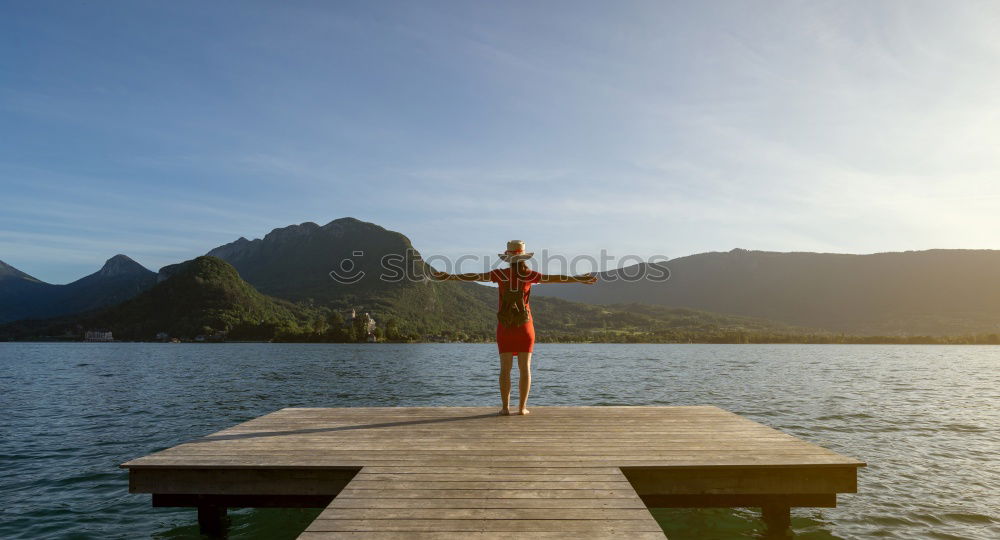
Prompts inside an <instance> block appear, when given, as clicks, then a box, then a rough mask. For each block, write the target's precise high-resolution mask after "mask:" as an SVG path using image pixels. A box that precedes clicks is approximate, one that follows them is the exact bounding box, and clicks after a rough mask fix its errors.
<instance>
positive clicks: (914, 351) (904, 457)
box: [0, 343, 1000, 540]
mask: <svg viewBox="0 0 1000 540" xmlns="http://www.w3.org/2000/svg"><path fill="white" fill-rule="evenodd" d="M494 350H495V347H494V346H492V345H460V344H440V345H382V344H378V345H368V344H365V345H305V344H301V345H300V344H180V345H176V344H174V345H171V344H140V343H112V344H97V343H71V344H56V343H39V344H30V343H0V411H2V415H0V538H32V539H34V538H197V537H198V533H197V526H196V524H195V512H194V511H193V510H190V509H187V510H185V509H169V508H168V509H154V508H152V507H151V506H150V500H149V496H148V495H130V494H129V493H128V476H127V473H126V472H125V471H122V470H120V469H118V467H117V466H118V464H120V463H122V462H124V461H127V460H129V459H132V458H135V457H138V456H142V455H145V454H148V453H150V452H154V451H157V450H161V449H163V448H167V447H170V446H173V445H175V444H178V443H181V442H183V441H185V440H188V439H191V438H194V437H198V436H201V435H205V434H208V433H211V432H213V431H217V430H220V429H223V428H225V427H229V426H231V425H232V424H234V423H237V422H243V421H245V420H249V419H251V418H254V417H256V416H259V415H262V414H265V413H268V412H271V411H274V410H276V409H280V408H282V407H338V406H364V405H368V406H397V405H398V406H411V405H490V404H494V403H496V402H497V400H498V398H497V396H496V388H495V382H494V381H495V378H496V373H497V362H496V360H495V353H494ZM534 363H535V371H534V375H535V378H534V386H533V389H532V394H531V395H532V400H531V402H532V403H534V404H535V405H702V404H710V405H717V406H719V407H722V408H725V409H728V410H731V411H733V412H736V413H739V414H742V415H745V416H747V417H749V418H752V419H754V420H757V421H759V422H763V423H765V424H767V425H770V426H772V427H775V428H778V429H781V430H783V431H786V432H788V433H791V434H793V435H796V436H798V437H801V438H803V439H806V440H808V441H811V442H814V443H816V444H820V445H822V446H825V447H827V448H830V449H832V450H835V451H837V452H840V453H843V454H847V455H850V456H852V457H856V458H859V459H861V460H863V461H867V462H868V464H869V466H868V468H866V469H861V471H860V474H859V493H858V494H855V495H842V496H840V501H839V504H840V506H839V507H838V508H836V509H798V510H794V511H793V520H792V526H793V528H794V531H795V534H796V536H797V537H798V538H809V539H829V538H907V539H929V538H934V539H941V538H974V539H990V540H994V539H997V538H1000V409H998V406H1000V347H974V346H956V347H950V346H894V345H876V346H860V345H845V346H839V345H544V344H543V345H539V346H538V347H537V351H536V354H535V359H534ZM515 388H516V385H515ZM317 513H318V511H315V510H249V509H247V510H239V511H233V512H231V515H232V516H233V524H232V528H231V537H233V538H243V539H258V538H259V539H265V538H266V539H271V538H294V537H295V536H296V535H297V533H298V532H300V531H301V530H302V529H304V528H305V526H306V525H307V524H308V523H309V522H310V521H311V520H312V519H313V517H315V515H316V514H317ZM654 514H656V516H657V518H658V520H659V521H660V523H661V524H662V525H663V527H664V529H665V530H666V532H667V534H668V535H669V536H670V538H671V539H672V540H678V539H712V538H718V539H724V538H756V537H758V536H759V535H760V533H761V531H762V525H761V523H760V522H759V520H758V519H757V514H756V512H754V511H749V510H743V509H735V510H730V509H712V510H654Z"/></svg>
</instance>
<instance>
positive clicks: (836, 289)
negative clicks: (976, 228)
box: [537, 249, 1000, 336]
mask: <svg viewBox="0 0 1000 540" xmlns="http://www.w3.org/2000/svg"><path fill="white" fill-rule="evenodd" d="M664 269H667V270H668V271H669V274H670V277H669V279H667V280H666V281H663V282H654V281H648V280H639V281H630V280H627V279H620V278H621V276H636V275H642V274H643V272H647V271H650V272H658V273H661V272H663V270H664ZM601 277H602V279H601V280H600V281H599V282H598V283H597V284H596V285H594V286H592V287H545V286H543V287H540V288H539V290H538V291H537V294H540V295H549V296H553V297H558V298H562V299H565V300H570V301H574V302H586V303H592V304H618V303H623V302H639V303H643V304H649V305H661V306H674V307H677V306H684V307H688V308H691V309H698V310H706V311H712V312H718V313H727V314H734V315H744V316H750V317H761V318H765V319H769V320H772V321H777V322H780V323H785V324H794V325H798V326H804V327H811V328H822V329H825V330H828V331H831V332H843V333H848V334H855V335H885V336H902V335H930V336H934V335H956V334H979V333H996V332H998V331H1000V251H996V250H945V249H934V250H928V251H907V252H901V253H876V254H871V255H846V254H837V253H803V252H795V253H777V252H770V251H749V250H745V249H734V250H732V251H729V252H711V253H701V254H697V255H691V256H689V257H681V258H677V259H673V260H671V261H668V262H666V263H656V265H647V264H641V265H634V266H630V267H627V268H623V269H621V270H616V271H611V272H605V273H604V274H603V275H602V276H601Z"/></svg>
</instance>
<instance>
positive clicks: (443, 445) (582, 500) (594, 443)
mask: <svg viewBox="0 0 1000 540" xmlns="http://www.w3.org/2000/svg"><path fill="white" fill-rule="evenodd" d="M861 466H864V463H862V462H860V461H857V460H855V459H852V458H849V457H845V456H842V455H839V454H837V453H835V452H832V451H830V450H826V449H824V448H821V447H819V446H816V445H813V444H810V443H807V442H805V441H803V440H801V439H797V438H795V437H792V436H790V435H787V434H784V433H781V432H779V431H776V430H774V429H771V428H769V427H767V426H764V425H762V424H759V423H756V422H753V421H750V420H747V419H746V418H743V417H740V416H738V415H736V414H733V413H730V412H727V411H724V410H722V409H719V408H717V407H709V406H698V407H532V414H530V415H528V416H509V417H499V416H497V415H496V409H494V408H486V407H405V408H403V407H390V408H335V409H305V408H293V409H282V410H280V411H277V412H274V413H271V414H268V415H265V416H262V417H260V418H256V419H254V420H250V421H249V422H245V423H242V424H239V425H237V426H234V427H231V428H229V429H226V430H223V431H220V432H218V433H214V434H212V435H209V436H207V437H204V438H201V439H197V440H194V441H191V442H188V443H185V444H181V445H179V446H175V447H173V448H170V449H167V450H163V451H161V452H157V453H155V454H151V455H148V456H145V457H141V458H138V459H135V460H133V461H129V462H128V463H125V464H123V465H122V467H124V468H127V469H128V470H129V491H130V492H133V493H151V494H152V495H153V505H154V506H190V507H197V508H198V517H199V523H200V524H201V526H202V530H203V531H204V532H206V533H210V534H219V533H221V532H222V528H223V527H224V517H225V511H226V510H225V509H226V508H233V507H265V506H279V507H280V506H288V507H321V508H325V509H324V510H323V512H322V513H321V514H320V516H319V518H317V519H316V520H315V521H314V522H313V523H312V524H311V525H309V527H308V529H306V531H305V532H304V533H302V535H301V536H300V537H299V538H300V539H303V540H319V539H375V538H386V539H388V538H393V539H395V538H482V539H485V538H501V537H503V538H511V537H517V538H581V539H583V538H613V537H620V538H630V539H634V540H638V539H645V538H659V539H663V538H664V534H663V532H662V530H661V529H660V527H659V526H658V525H657V523H656V521H655V520H654V519H653V517H652V515H651V514H650V513H649V511H648V510H647V508H652V507H711V506H725V507H734V506H749V507H760V508H762V509H763V514H764V516H763V517H764V519H765V521H766V522H767V523H768V526H769V527H771V528H777V529H784V528H787V526H788V519H789V509H790V508H791V507H796V506H820V507H833V506H836V500H837V493H854V492H856V491H857V468H858V467H861Z"/></svg>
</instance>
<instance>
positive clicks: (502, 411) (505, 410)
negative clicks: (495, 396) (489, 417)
mask: <svg viewBox="0 0 1000 540" xmlns="http://www.w3.org/2000/svg"><path fill="white" fill-rule="evenodd" d="M497 414H498V415H500V416H510V409H508V408H507V407H504V408H502V409H500V412H498V413H497Z"/></svg>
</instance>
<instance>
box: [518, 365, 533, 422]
mask: <svg viewBox="0 0 1000 540" xmlns="http://www.w3.org/2000/svg"><path fill="white" fill-rule="evenodd" d="M517 390H518V398H519V399H518V404H517V410H518V413H519V414H528V413H530V412H531V411H529V410H528V409H527V405H528V391H530V390H531V353H530V352H521V353H517Z"/></svg>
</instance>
